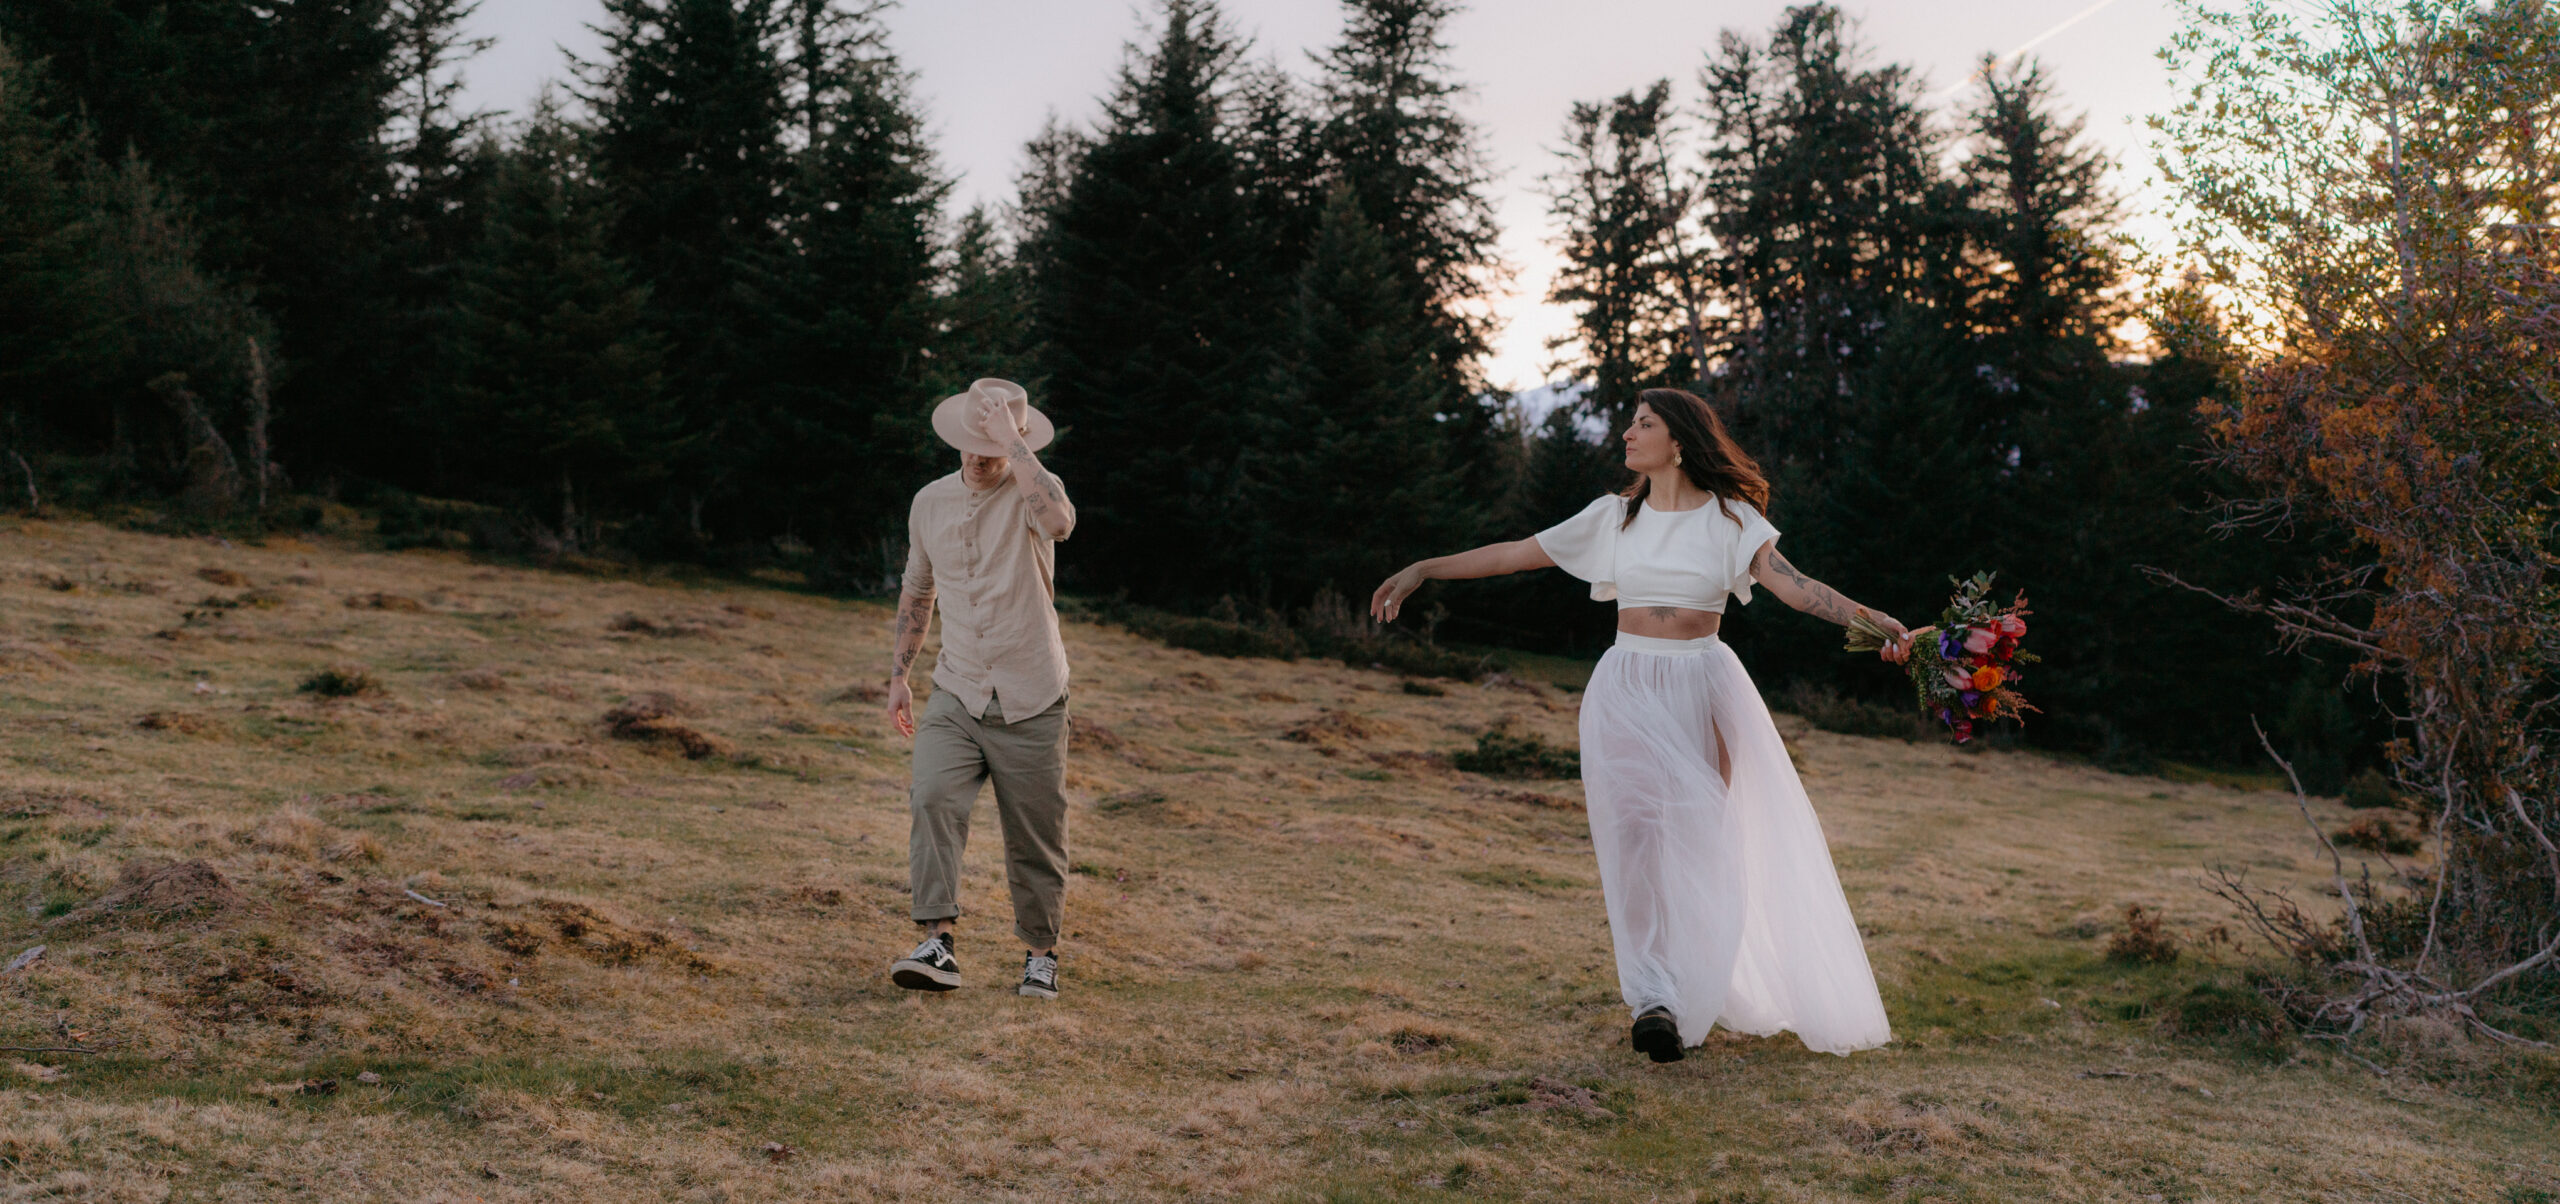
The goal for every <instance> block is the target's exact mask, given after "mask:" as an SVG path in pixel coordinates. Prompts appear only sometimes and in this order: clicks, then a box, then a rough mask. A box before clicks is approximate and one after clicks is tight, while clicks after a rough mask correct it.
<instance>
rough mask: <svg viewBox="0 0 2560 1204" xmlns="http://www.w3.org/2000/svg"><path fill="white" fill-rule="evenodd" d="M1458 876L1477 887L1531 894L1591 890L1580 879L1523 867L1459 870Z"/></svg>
mask: <svg viewBox="0 0 2560 1204" xmlns="http://www.w3.org/2000/svg"><path fill="white" fill-rule="evenodd" d="M1458 876H1459V877H1461V878H1464V879H1466V880H1467V881H1469V882H1473V883H1475V884H1476V885H1478V886H1492V887H1500V888H1503V889H1506V890H1525V891H1529V892H1531V893H1532V894H1552V893H1555V892H1558V891H1569V890H1589V889H1591V884H1590V883H1588V882H1584V881H1582V880H1581V879H1578V878H1567V877H1564V876H1562V875H1560V874H1549V873H1544V872H1541V871H1539V870H1533V869H1530V868H1529V867H1527V866H1525V865H1499V866H1488V867H1485V868H1483V869H1472V870H1459V871H1458Z"/></svg>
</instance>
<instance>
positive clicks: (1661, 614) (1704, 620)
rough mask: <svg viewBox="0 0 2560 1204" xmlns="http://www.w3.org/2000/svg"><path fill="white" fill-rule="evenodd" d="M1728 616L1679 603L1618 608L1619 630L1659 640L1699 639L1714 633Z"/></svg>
mask: <svg viewBox="0 0 2560 1204" xmlns="http://www.w3.org/2000/svg"><path fill="white" fill-rule="evenodd" d="M1723 622H1724V616H1723V615H1720V614H1717V613H1716V612H1714V611H1712V610H1688V609H1685V608H1682V607H1678V606H1634V607H1629V608H1627V609H1624V610H1621V611H1619V612H1618V630H1620V631H1623V632H1626V633H1627V634H1628V635H1641V636H1651V637H1653V638H1654V639H1657V640H1696V639H1704V638H1706V637H1707V636H1711V635H1714V634H1715V633H1716V628H1717V627H1718V626H1719V625H1721V624H1722V623H1723Z"/></svg>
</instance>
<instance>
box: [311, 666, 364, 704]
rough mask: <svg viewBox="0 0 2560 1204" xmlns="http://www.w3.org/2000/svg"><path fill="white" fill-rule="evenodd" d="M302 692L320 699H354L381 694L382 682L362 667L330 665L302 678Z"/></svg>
mask: <svg viewBox="0 0 2560 1204" xmlns="http://www.w3.org/2000/svg"><path fill="white" fill-rule="evenodd" d="M302 692H303V693H305V694H317V695H319V696H321V697H322V698H354V697H356V696H358V695H362V694H379V693H381V692H382V681H381V679H380V678H377V677H375V676H374V675H373V671H372V670H370V669H367V668H365V667H364V666H362V665H331V666H329V667H328V668H326V669H322V670H320V671H319V672H317V673H314V674H312V675H311V676H309V677H306V678H303V679H302Z"/></svg>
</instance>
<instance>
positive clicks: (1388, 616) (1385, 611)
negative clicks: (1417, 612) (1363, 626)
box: [1369, 564, 1422, 623]
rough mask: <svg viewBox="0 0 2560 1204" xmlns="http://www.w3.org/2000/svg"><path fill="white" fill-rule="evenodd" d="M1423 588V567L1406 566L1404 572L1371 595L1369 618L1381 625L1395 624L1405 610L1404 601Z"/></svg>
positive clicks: (1390, 579) (1388, 579)
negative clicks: (1398, 616) (1397, 617)
mask: <svg viewBox="0 0 2560 1204" xmlns="http://www.w3.org/2000/svg"><path fill="white" fill-rule="evenodd" d="M1421 588H1422V566H1421V565H1419V564H1409V565H1406V566H1405V567H1404V569H1403V571H1401V572H1399V573H1397V574H1396V575H1395V576H1393V577H1389V578H1387V579H1386V580H1385V581H1384V582H1382V583H1380V584H1379V586H1378V592H1376V593H1374V594H1371V595H1369V617H1370V618H1372V619H1376V620H1377V621H1379V622H1381V623H1392V622H1395V621H1396V615H1398V614H1399V613H1401V612H1402V611H1403V610H1404V600H1405V599H1406V598H1409V597H1412V596H1413V591H1415V590H1418V589H1421Z"/></svg>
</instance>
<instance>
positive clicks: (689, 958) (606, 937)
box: [489, 899, 721, 974]
mask: <svg viewBox="0 0 2560 1204" xmlns="http://www.w3.org/2000/svg"><path fill="white" fill-rule="evenodd" d="M536 906H537V907H539V909H540V910H541V912H542V915H541V917H540V918H539V919H524V920H506V921H502V922H500V923H498V924H497V925H495V926H494V927H493V928H492V929H491V930H490V932H489V943H490V944H492V945H495V946H497V947H498V948H500V949H503V950H505V951H507V952H509V953H512V954H515V955H516V956H518V957H531V956H533V955H534V954H536V953H540V952H542V951H543V950H545V949H560V950H563V951H565V952H569V953H575V954H577V955H579V956H581V957H584V958H586V959H588V960H589V961H593V962H596V963H599V964H602V965H608V966H627V965H630V964H632V963H634V962H641V961H657V962H664V963H666V964H668V965H671V966H675V967H676V968H678V969H681V970H685V971H688V972H690V973H694V974H717V973H719V972H720V969H721V967H720V964H719V963H718V962H715V961H713V960H711V959H710V958H708V957H705V956H703V955H702V954H700V953H697V952H695V951H693V950H691V949H688V948H686V947H684V946H683V945H681V944H678V943H676V941H675V940H674V939H673V938H671V937H669V936H668V935H667V934H666V933H663V932H643V931H639V930H635V929H633V928H631V927H629V926H627V925H624V924H622V923H619V922H617V921H615V920H614V919H613V918H612V917H610V916H607V915H605V914H604V913H602V912H599V911H597V910H596V909H595V908H592V907H589V906H587V905H586V904H584V903H572V902H570V901H568V900H566V899H545V900H543V901H542V902H541V903H539V904H537V905H536Z"/></svg>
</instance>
